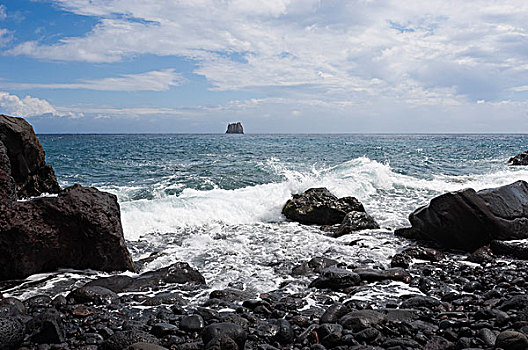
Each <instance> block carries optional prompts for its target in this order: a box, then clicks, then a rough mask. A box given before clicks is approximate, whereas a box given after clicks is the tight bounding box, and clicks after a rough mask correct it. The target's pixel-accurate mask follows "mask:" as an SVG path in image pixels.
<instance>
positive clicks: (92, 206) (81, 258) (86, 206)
mask: <svg viewBox="0 0 528 350" xmlns="http://www.w3.org/2000/svg"><path fill="white" fill-rule="evenodd" d="M59 267H70V268H75V269H86V268H92V269H97V270H103V271H115V270H133V265H132V260H131V258H130V255H129V253H128V250H127V248H126V245H125V240H124V238H123V230H122V227H121V216H120V212H119V204H118V203H117V198H116V197H115V196H114V195H112V194H109V193H104V192H100V191H98V190H97V189H95V188H89V187H83V186H80V185H74V186H72V187H69V188H67V189H65V190H63V191H62V192H61V193H59V195H58V196H57V197H47V198H37V199H34V200H31V201H26V202H16V203H14V204H13V206H12V207H11V208H8V209H7V210H5V211H4V212H0V279H13V278H22V277H26V276H28V275H30V274H33V273H37V272H43V271H52V270H55V269H57V268H59Z"/></svg>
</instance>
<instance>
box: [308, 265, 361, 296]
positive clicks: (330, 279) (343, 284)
mask: <svg viewBox="0 0 528 350" xmlns="http://www.w3.org/2000/svg"><path fill="white" fill-rule="evenodd" d="M359 282H361V277H359V275H358V274H357V273H355V272H352V271H350V270H345V269H340V268H337V267H330V268H328V269H326V270H323V272H322V273H321V276H320V277H318V278H317V279H316V280H314V281H313V282H312V283H310V287H315V288H329V289H335V290H339V289H344V288H348V287H352V286H357V285H358V284H359Z"/></svg>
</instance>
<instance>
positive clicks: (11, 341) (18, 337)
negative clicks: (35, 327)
mask: <svg viewBox="0 0 528 350" xmlns="http://www.w3.org/2000/svg"><path fill="white" fill-rule="evenodd" d="M23 339H24V324H23V323H22V322H20V321H19V320H18V319H16V318H11V317H2V318H0V349H2V350H4V349H5V350H9V349H18V346H19V345H20V343H22V340H23Z"/></svg>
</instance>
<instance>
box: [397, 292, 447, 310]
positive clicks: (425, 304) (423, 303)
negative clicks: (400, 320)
mask: <svg viewBox="0 0 528 350" xmlns="http://www.w3.org/2000/svg"><path fill="white" fill-rule="evenodd" d="M440 304H442V302H441V301H440V300H438V299H436V298H433V297H428V296H422V295H418V296H415V297H411V298H409V299H406V300H405V301H404V302H402V303H401V305H400V308H403V309H409V308H434V307H436V306H439V305H440Z"/></svg>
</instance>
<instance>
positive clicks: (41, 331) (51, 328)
mask: <svg viewBox="0 0 528 350" xmlns="http://www.w3.org/2000/svg"><path fill="white" fill-rule="evenodd" d="M31 340H32V341H33V342H35V343H38V344H60V343H62V342H64V331H63V330H62V329H61V327H60V326H59V324H58V322H57V321H56V320H54V319H44V320H40V321H39V326H38V331H37V332H36V333H34V334H33V336H32V337H31Z"/></svg>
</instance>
